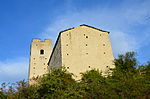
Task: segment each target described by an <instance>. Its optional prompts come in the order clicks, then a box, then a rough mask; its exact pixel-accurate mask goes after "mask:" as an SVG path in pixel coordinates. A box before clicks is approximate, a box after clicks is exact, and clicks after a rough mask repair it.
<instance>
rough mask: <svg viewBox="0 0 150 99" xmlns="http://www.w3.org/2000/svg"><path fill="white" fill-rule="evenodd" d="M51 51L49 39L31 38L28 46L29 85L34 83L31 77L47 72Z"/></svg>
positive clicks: (35, 77) (34, 77)
mask: <svg viewBox="0 0 150 99" xmlns="http://www.w3.org/2000/svg"><path fill="white" fill-rule="evenodd" d="M51 52H52V41H51V40H47V39H46V40H44V41H42V40H40V39H33V40H32V44H31V47H30V64H29V65H30V66H29V77H28V79H29V85H32V84H35V83H36V82H35V81H34V80H33V79H37V78H38V77H39V76H42V75H43V74H46V73H48V65H47V63H48V61H49V58H50V55H51Z"/></svg>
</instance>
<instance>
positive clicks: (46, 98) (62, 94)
mask: <svg viewBox="0 0 150 99" xmlns="http://www.w3.org/2000/svg"><path fill="white" fill-rule="evenodd" d="M114 64H115V66H116V68H113V69H111V68H110V71H111V74H110V71H108V74H110V75H108V76H107V77H104V76H102V73H101V72H100V71H99V70H96V69H93V70H90V71H87V72H85V73H81V75H82V78H81V80H80V81H76V80H74V79H73V78H72V76H73V75H72V74H71V73H69V72H68V71H66V69H64V68H55V69H52V71H51V73H48V74H46V75H44V76H43V77H42V78H40V79H39V80H38V85H32V86H28V84H27V82H25V81H24V80H23V81H19V82H17V83H14V84H9V85H7V84H6V83H3V84H2V85H1V86H2V88H0V99H109V98H113V99H150V63H149V62H148V63H147V64H146V65H138V62H137V59H136V58H135V53H134V52H128V53H126V54H125V55H119V56H118V59H115V60H114Z"/></svg>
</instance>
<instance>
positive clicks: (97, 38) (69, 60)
mask: <svg viewBox="0 0 150 99" xmlns="http://www.w3.org/2000/svg"><path fill="white" fill-rule="evenodd" d="M113 60H114V57H113V53H112V48H111V43H110V39H109V32H107V31H104V30H101V29H98V28H95V27H92V26H88V25H85V24H83V25H80V26H78V27H74V28H70V29H66V30H64V31H61V32H60V33H59V35H58V38H57V41H56V43H55V45H54V48H52V41H51V40H48V39H46V40H44V41H42V40H40V39H33V40H32V44H31V48H30V64H29V84H32V83H33V81H32V80H31V79H32V78H33V77H34V78H36V77H39V76H42V75H44V74H46V73H48V72H50V69H51V68H50V67H54V68H59V67H61V66H64V67H65V68H66V69H67V70H68V71H69V72H70V73H73V74H74V78H75V79H77V80H79V79H80V78H81V75H80V73H82V72H86V71H88V70H91V69H99V70H101V71H102V74H103V75H105V72H106V71H107V70H108V68H114V64H113Z"/></svg>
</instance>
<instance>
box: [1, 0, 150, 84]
mask: <svg viewBox="0 0 150 99" xmlns="http://www.w3.org/2000/svg"><path fill="white" fill-rule="evenodd" d="M149 9H150V0H0V44H1V46H0V83H1V82H14V81H18V80H22V79H27V76H28V64H29V53H30V43H31V40H32V39H33V38H41V39H52V40H53V44H54V43H55V40H56V38H57V35H58V33H59V32H60V31H61V30H64V29H67V28H71V27H76V26H79V25H80V24H87V25H91V26H94V27H96V28H100V29H103V30H106V31H110V39H111V43H112V48H113V53H114V56H115V57H117V55H118V54H121V53H125V52H128V51H135V52H137V58H138V60H139V63H140V64H144V63H146V62H147V61H149V60H150V57H149V56H150V52H149V50H150V39H149V38H150V28H149V27H150V10H149Z"/></svg>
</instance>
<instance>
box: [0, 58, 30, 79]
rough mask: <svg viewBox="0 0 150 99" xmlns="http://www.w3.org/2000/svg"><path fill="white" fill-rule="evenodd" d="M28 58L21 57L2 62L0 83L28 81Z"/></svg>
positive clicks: (0, 64)
mask: <svg viewBox="0 0 150 99" xmlns="http://www.w3.org/2000/svg"><path fill="white" fill-rule="evenodd" d="M28 63H29V62H28V58H23V57H19V58H16V59H11V60H10V59H9V60H5V61H0V81H1V82H15V81H19V80H23V79H27V73H28Z"/></svg>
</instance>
